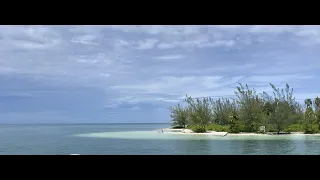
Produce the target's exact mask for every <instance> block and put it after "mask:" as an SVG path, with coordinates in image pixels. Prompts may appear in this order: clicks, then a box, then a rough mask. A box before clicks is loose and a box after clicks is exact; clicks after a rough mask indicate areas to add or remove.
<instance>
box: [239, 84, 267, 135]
mask: <svg viewBox="0 0 320 180" xmlns="http://www.w3.org/2000/svg"><path fill="white" fill-rule="evenodd" d="M235 94H236V96H237V100H236V102H237V104H238V105H239V118H240V120H241V121H242V122H243V123H244V125H245V126H246V129H247V130H248V131H249V132H256V131H257V130H258V127H259V126H260V125H261V124H262V119H263V118H261V117H262V115H263V111H262V107H263V104H262V101H261V99H260V98H259V96H258V95H257V94H256V91H255V90H254V89H250V88H249V87H248V85H246V86H245V87H244V86H243V85H242V84H239V86H238V87H237V91H236V92H235Z"/></svg>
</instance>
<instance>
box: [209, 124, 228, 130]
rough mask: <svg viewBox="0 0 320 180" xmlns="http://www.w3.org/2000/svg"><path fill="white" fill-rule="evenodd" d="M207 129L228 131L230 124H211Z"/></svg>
mask: <svg viewBox="0 0 320 180" xmlns="http://www.w3.org/2000/svg"><path fill="white" fill-rule="evenodd" d="M206 130H207V131H217V132H228V131H229V126H222V125H218V124H210V125H208V126H207V127H206Z"/></svg>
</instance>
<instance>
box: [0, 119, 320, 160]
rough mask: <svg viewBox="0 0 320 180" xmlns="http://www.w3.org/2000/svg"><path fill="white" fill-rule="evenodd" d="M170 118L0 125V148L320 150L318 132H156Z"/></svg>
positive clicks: (70, 151) (150, 151)
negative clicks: (162, 120) (137, 121)
mask: <svg viewBox="0 0 320 180" xmlns="http://www.w3.org/2000/svg"><path fill="white" fill-rule="evenodd" d="M168 126H169V125H167V124H87V125H84V124H82V125H79V124H78V125H1V126H0V154H237V155H238V154H240V155H245V154H278V155H285V154H320V136H305V135H290V136H288V135H281V136H231V135H227V136H225V137H221V136H210V135H191V134H188V135H186V134H180V135H179V134H167V133H163V134H162V133H158V132H157V131H156V129H159V128H165V127H168Z"/></svg>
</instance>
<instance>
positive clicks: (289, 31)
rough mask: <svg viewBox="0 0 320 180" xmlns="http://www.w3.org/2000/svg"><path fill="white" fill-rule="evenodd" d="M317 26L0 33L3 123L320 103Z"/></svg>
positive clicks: (144, 118) (149, 118) (156, 117)
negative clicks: (187, 100)
mask: <svg viewBox="0 0 320 180" xmlns="http://www.w3.org/2000/svg"><path fill="white" fill-rule="evenodd" d="M319 55H320V26H1V27H0V83H1V88H0V90H1V91H0V123H115V122H119V123H122V122H132V123H134V122H149V123H153V122H169V121H170V119H169V113H168V111H167V107H168V106H170V105H172V104H175V103H177V102H178V101H179V99H181V98H183V97H184V96H185V95H186V94H188V95H191V96H193V97H203V96H229V95H233V94H234V93H233V92H234V90H235V87H236V85H237V83H238V82H241V83H247V84H248V85H249V86H250V87H254V88H256V90H257V91H258V92H261V91H269V90H270V87H269V85H268V83H269V82H271V83H273V84H275V85H276V86H281V87H284V85H285V83H286V82H288V83H289V84H290V86H291V87H293V88H294V92H295V96H296V98H297V99H300V100H303V99H305V98H315V97H316V96H320V80H319V78H320V59H319Z"/></svg>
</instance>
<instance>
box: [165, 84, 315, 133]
mask: <svg viewBox="0 0 320 180" xmlns="http://www.w3.org/2000/svg"><path fill="white" fill-rule="evenodd" d="M270 85H271V87H272V89H273V95H269V94H267V93H266V92H263V93H260V94H257V93H256V91H255V90H254V89H250V88H249V87H248V85H245V86H243V85H242V84H239V86H237V90H236V91H235V95H236V98H219V99H218V100H216V99H215V100H214V99H212V98H210V97H208V98H206V97H205V98H196V99H193V98H191V97H189V96H186V99H185V102H186V103H187V106H182V105H181V104H177V105H175V106H171V107H169V110H170V112H171V114H170V117H171V118H172V122H173V123H172V125H173V128H189V129H192V130H193V131H195V132H199V133H200V132H206V131H208V130H215V131H227V132H231V133H239V132H259V131H260V126H265V127H266V131H267V132H277V133H281V132H288V133H290V132H304V133H307V134H313V133H318V132H320V131H319V130H320V129H319V128H320V127H319V123H320V98H319V97H317V98H315V100H314V101H312V100H311V99H306V100H305V102H304V104H300V103H298V102H297V101H296V99H295V98H294V96H293V89H290V87H289V85H288V84H286V87H285V88H284V89H279V88H276V87H275V86H274V85H273V84H271V83H270Z"/></svg>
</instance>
